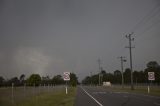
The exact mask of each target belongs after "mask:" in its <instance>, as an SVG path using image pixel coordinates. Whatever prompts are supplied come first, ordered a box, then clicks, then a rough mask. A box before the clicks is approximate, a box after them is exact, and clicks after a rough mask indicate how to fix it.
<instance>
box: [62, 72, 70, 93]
mask: <svg viewBox="0 0 160 106" xmlns="http://www.w3.org/2000/svg"><path fill="white" fill-rule="evenodd" d="M63 80H64V81H66V94H68V89H67V81H70V72H64V73H63Z"/></svg>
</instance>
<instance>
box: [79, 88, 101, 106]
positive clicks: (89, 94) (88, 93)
mask: <svg viewBox="0 0 160 106" xmlns="http://www.w3.org/2000/svg"><path fill="white" fill-rule="evenodd" d="M81 89H82V90H83V91H84V92H85V93H86V94H87V95H88V96H89V97H90V98H92V99H93V100H94V101H95V102H96V103H97V104H99V106H103V105H102V104H101V103H100V102H99V101H98V100H96V99H95V98H94V97H93V96H92V95H90V94H89V93H88V92H87V91H86V90H85V89H84V88H82V87H81Z"/></svg>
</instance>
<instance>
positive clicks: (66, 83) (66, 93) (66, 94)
mask: <svg viewBox="0 0 160 106" xmlns="http://www.w3.org/2000/svg"><path fill="white" fill-rule="evenodd" d="M67 94H68V89H67V81H66V95H67Z"/></svg>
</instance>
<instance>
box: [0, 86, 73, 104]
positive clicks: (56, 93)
mask: <svg viewBox="0 0 160 106" xmlns="http://www.w3.org/2000/svg"><path fill="white" fill-rule="evenodd" d="M2 91H3V92H4V90H1V92H2ZM5 91H6V92H4V95H3V97H2V95H0V106H73V105H74V101H75V96H76V88H75V87H69V88H68V94H67V95H66V94H65V87H61V88H56V89H53V90H52V91H49V92H41V93H39V94H36V95H29V96H26V97H25V98H24V97H23V95H19V93H23V92H21V90H20V89H17V91H16V96H20V97H17V99H16V98H15V99H16V100H15V101H14V103H12V102H11V99H10V97H9V96H8V97H7V96H5V95H7V94H8V93H10V89H9V90H7V89H6V90H5ZM17 92H18V93H17Z"/></svg>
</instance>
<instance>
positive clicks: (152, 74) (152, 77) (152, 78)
mask: <svg viewBox="0 0 160 106" xmlns="http://www.w3.org/2000/svg"><path fill="white" fill-rule="evenodd" d="M148 80H155V76H154V72H148Z"/></svg>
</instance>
